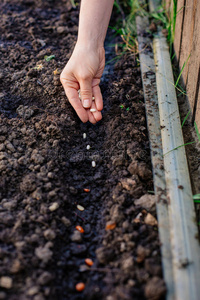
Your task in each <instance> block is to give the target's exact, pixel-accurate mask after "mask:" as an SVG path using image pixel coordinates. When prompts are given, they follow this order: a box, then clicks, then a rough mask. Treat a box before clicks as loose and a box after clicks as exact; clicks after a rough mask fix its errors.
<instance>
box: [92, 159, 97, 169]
mask: <svg viewBox="0 0 200 300" xmlns="http://www.w3.org/2000/svg"><path fill="white" fill-rule="evenodd" d="M92 167H93V168H95V167H96V162H95V161H94V160H93V161H92Z"/></svg>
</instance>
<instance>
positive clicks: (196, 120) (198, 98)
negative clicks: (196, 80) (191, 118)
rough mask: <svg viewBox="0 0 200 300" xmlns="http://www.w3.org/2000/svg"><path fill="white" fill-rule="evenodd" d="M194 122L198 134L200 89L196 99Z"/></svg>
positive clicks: (199, 124)
mask: <svg viewBox="0 0 200 300" xmlns="http://www.w3.org/2000/svg"><path fill="white" fill-rule="evenodd" d="M195 122H196V124H197V127H198V129H199V133H200V88H199V92H198V97H197V110H196V115H195Z"/></svg>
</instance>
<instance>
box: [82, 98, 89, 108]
mask: <svg viewBox="0 0 200 300" xmlns="http://www.w3.org/2000/svg"><path fill="white" fill-rule="evenodd" d="M83 107H85V108H88V107H90V100H88V99H87V100H84V101H83Z"/></svg>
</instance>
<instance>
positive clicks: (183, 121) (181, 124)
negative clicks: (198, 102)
mask: <svg viewBox="0 0 200 300" xmlns="http://www.w3.org/2000/svg"><path fill="white" fill-rule="evenodd" d="M190 112H191V110H189V111H188V113H187V115H186V116H185V118H184V120H183V123H182V124H181V128H182V127H183V125H184V124H185V122H186V120H187V118H188V116H189V114H190Z"/></svg>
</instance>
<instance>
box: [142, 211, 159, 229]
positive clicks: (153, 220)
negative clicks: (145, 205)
mask: <svg viewBox="0 0 200 300" xmlns="http://www.w3.org/2000/svg"><path fill="white" fill-rule="evenodd" d="M144 223H145V224H147V225H151V226H157V225H158V222H157V220H156V218H154V216H152V214H150V213H148V214H147V215H146V216H145V218H144Z"/></svg>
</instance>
